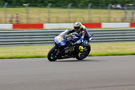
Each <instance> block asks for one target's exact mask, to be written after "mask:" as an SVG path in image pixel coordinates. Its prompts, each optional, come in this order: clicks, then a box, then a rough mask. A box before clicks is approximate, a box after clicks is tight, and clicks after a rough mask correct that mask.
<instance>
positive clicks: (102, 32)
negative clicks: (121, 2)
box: [0, 28, 135, 46]
mask: <svg viewBox="0 0 135 90" xmlns="http://www.w3.org/2000/svg"><path fill="white" fill-rule="evenodd" d="M62 31H64V30H1V31H0V45H1V46H5V45H35V44H44V45H45V44H52V43H53V39H54V37H55V36H57V35H58V34H59V33H61V32H62ZM88 32H89V33H90V34H94V37H93V40H92V42H124V41H135V29H132V28H130V29H88Z"/></svg>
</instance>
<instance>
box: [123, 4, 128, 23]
mask: <svg viewBox="0 0 135 90" xmlns="http://www.w3.org/2000/svg"><path fill="white" fill-rule="evenodd" d="M124 13H125V17H124V21H126V20H127V19H128V12H127V4H125V5H124Z"/></svg>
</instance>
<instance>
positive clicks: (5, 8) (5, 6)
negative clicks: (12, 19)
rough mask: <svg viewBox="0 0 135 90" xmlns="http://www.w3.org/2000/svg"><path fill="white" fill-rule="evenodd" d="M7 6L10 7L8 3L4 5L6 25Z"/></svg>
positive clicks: (5, 21)
mask: <svg viewBox="0 0 135 90" xmlns="http://www.w3.org/2000/svg"><path fill="white" fill-rule="evenodd" d="M7 5H8V3H5V4H4V6H3V7H4V18H5V20H4V23H5V24H6V23H7Z"/></svg>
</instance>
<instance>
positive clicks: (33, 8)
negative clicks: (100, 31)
mask: <svg viewBox="0 0 135 90" xmlns="http://www.w3.org/2000/svg"><path fill="white" fill-rule="evenodd" d="M134 3H135V0H0V23H3V24H8V23H10V24H14V23H20V24H37V23H38V24H39V23H41V24H42V23H67V22H68V23H70V22H76V21H80V22H83V23H87V22H134V21H135V4H134Z"/></svg>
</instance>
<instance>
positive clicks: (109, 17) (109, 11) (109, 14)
mask: <svg viewBox="0 0 135 90" xmlns="http://www.w3.org/2000/svg"><path fill="white" fill-rule="evenodd" d="M111 6H112V4H109V5H108V22H111Z"/></svg>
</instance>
